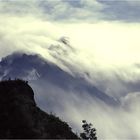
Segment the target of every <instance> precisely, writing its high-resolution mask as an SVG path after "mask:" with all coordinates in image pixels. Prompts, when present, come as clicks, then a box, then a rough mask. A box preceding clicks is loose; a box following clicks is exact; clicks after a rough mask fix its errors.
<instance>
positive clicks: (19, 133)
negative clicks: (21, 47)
mask: <svg viewBox="0 0 140 140" xmlns="http://www.w3.org/2000/svg"><path fill="white" fill-rule="evenodd" d="M0 138H51V139H55V138H57V139H65V138H67V139H68V138H69V139H76V138H78V137H77V136H76V134H74V133H73V132H72V130H71V128H70V127H69V126H68V124H67V123H66V122H63V121H61V120H60V119H59V118H58V117H55V116H54V115H52V114H47V113H45V112H43V111H42V110H40V108H38V107H37V106H36V103H35V100H34V92H33V90H32V88H31V87H30V86H29V85H28V83H27V82H25V81H22V80H19V79H17V80H7V81H1V82H0Z"/></svg>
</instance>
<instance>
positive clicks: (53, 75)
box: [0, 53, 117, 105]
mask: <svg viewBox="0 0 140 140" xmlns="http://www.w3.org/2000/svg"><path fill="white" fill-rule="evenodd" d="M0 77H1V79H2V80H4V79H8V78H9V77H10V78H12V79H14V78H22V79H24V80H28V81H30V84H31V85H33V87H34V89H35V91H36V90H38V87H40V88H41V89H44V91H46V90H47V91H48V90H49V89H50V87H51V86H52V89H50V91H49V92H52V91H53V89H54V87H57V88H59V89H62V90H63V91H64V92H65V94H67V93H68V91H72V92H73V91H74V93H75V94H79V95H80V96H81V95H84V94H89V96H91V98H93V99H98V100H101V101H102V102H104V103H106V104H111V105H116V104H117V102H116V101H115V100H114V99H113V98H112V97H110V96H108V95H107V94H106V93H104V92H103V91H100V90H99V89H98V88H96V87H95V86H94V85H92V84H91V83H89V82H88V81H87V80H86V79H85V78H83V77H80V76H78V75H75V76H73V75H71V74H69V73H68V72H66V71H64V70H63V69H61V68H60V67H58V66H57V65H55V64H53V63H50V62H49V61H46V60H44V59H43V58H41V57H40V56H38V55H27V54H22V53H14V54H12V55H9V56H7V57H5V58H2V60H1V62H0ZM44 83H45V84H44ZM48 85H49V86H48ZM44 91H43V92H44ZM43 94H44V93H43Z"/></svg>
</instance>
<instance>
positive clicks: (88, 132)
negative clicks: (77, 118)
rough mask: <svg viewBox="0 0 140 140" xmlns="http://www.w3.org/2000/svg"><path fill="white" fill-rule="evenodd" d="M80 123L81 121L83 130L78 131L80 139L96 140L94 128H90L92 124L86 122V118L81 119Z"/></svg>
mask: <svg viewBox="0 0 140 140" xmlns="http://www.w3.org/2000/svg"><path fill="white" fill-rule="evenodd" d="M82 123H83V125H82V128H83V130H84V132H83V133H80V137H81V138H82V139H87V140H97V137H96V129H95V128H92V126H93V125H92V124H91V123H87V121H86V120H83V121H82Z"/></svg>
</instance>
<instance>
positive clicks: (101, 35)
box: [0, 0, 140, 139]
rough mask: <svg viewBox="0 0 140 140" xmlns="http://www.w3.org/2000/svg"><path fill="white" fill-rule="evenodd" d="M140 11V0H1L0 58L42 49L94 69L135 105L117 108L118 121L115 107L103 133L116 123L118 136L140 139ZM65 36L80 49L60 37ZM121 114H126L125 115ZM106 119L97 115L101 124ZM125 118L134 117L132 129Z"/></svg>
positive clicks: (104, 84)
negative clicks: (17, 52)
mask: <svg viewBox="0 0 140 140" xmlns="http://www.w3.org/2000/svg"><path fill="white" fill-rule="evenodd" d="M139 13H140V0H0V19H1V20H0V58H2V57H4V56H6V55H8V54H11V53H12V52H14V51H24V52H27V53H38V54H40V55H41V56H43V57H44V58H46V59H47V60H50V61H52V62H54V63H56V64H57V65H59V66H60V67H62V68H63V69H65V70H67V71H71V70H74V71H75V72H78V73H80V74H82V73H83V72H85V71H86V72H88V73H89V74H90V79H88V80H89V81H91V82H92V83H93V84H94V85H96V86H97V87H98V88H100V89H102V90H104V91H105V92H106V94H108V95H109V96H112V97H113V98H115V99H117V100H120V101H121V102H122V106H126V105H127V106H128V108H131V109H130V110H129V111H128V112H127V111H126V110H124V109H122V110H117V111H118V114H119V115H118V117H116V116H114V122H116V123H112V122H113V118H110V117H109V116H110V114H109V113H110V112H113V113H114V111H113V109H114V108H112V109H110V110H111V111H110V110H109V113H106V114H105V116H104V118H106V120H107V121H106V122H108V124H109V127H107V133H106V132H105V131H104V132H103V136H104V137H107V136H105V135H107V134H108V133H109V130H110V129H112V128H115V129H113V130H114V132H112V134H111V137H113V138H115V137H118V135H120V134H121V135H122V137H123V135H124V137H123V138H137V139H138V138H140V134H139V130H140V124H138V122H139V117H140V113H139V112H140V110H139V108H138V106H139V105H140V104H139V103H138V99H140V88H138V87H139V85H138V83H139V81H140V14H139ZM63 36H65V37H67V38H68V40H69V42H70V45H71V46H72V47H73V48H74V50H75V51H72V50H71V49H70V48H69V45H68V46H66V45H64V44H63V43H61V42H60V41H59V40H60V38H61V37H63ZM51 45H53V47H54V49H53V51H52V50H51V49H50V46H51ZM56 46H59V47H60V48H61V49H59V50H58V49H57V47H56ZM62 50H65V51H67V52H68V54H67V55H65V54H64V53H63V51H62ZM53 56H55V57H53ZM56 58H59V59H61V60H63V61H65V63H67V66H72V69H70V68H69V67H65V66H63V64H62V63H61V62H60V61H59V62H58V60H57V59H56ZM100 111H101V109H100ZM97 112H98V110H97ZM120 116H123V117H124V118H123V119H122V120H120V119H119V117H120ZM90 118H92V115H91V116H90ZM100 119H101V118H100ZM100 119H97V120H96V121H97V122H98V123H97V126H98V127H99V124H100V123H99V122H100ZM109 119H112V122H111V123H110V122H109ZM125 120H127V121H129V122H131V123H130V125H129V127H128V128H127V129H126V126H127V125H126V123H127V122H126V121H125ZM119 121H120V123H121V124H118V123H119ZM124 122H125V123H124ZM123 123H124V126H123V125H122V124H123ZM100 125H101V124H100ZM99 129H100V128H99ZM120 129H121V131H122V133H121V132H120ZM124 129H125V130H124ZM102 131H103V130H102ZM123 132H124V133H123ZM130 133H132V135H130Z"/></svg>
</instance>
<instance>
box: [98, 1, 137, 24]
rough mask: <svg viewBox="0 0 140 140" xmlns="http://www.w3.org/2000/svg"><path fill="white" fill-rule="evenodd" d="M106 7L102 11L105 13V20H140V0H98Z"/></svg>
mask: <svg viewBox="0 0 140 140" xmlns="http://www.w3.org/2000/svg"><path fill="white" fill-rule="evenodd" d="M98 1H100V2H101V3H102V4H103V5H104V8H103V9H102V10H101V11H100V12H101V13H104V19H105V20H111V21H123V22H140V16H139V12H140V7H139V4H140V1H139V0H134V1H132V0H122V1H120V0H119V1H118V0H111V1H106V0H98Z"/></svg>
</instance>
